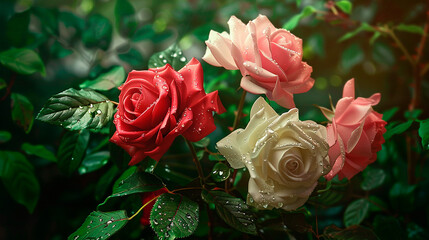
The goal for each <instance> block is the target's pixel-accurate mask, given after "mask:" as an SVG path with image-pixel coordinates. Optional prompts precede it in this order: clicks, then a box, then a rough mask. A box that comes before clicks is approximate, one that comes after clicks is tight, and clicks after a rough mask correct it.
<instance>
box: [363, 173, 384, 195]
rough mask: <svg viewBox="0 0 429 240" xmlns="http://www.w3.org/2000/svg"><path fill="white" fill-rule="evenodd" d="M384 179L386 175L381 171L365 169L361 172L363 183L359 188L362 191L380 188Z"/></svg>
mask: <svg viewBox="0 0 429 240" xmlns="http://www.w3.org/2000/svg"><path fill="white" fill-rule="evenodd" d="M385 179H386V173H385V172H384V170H383V169H377V168H366V169H365V170H364V171H363V182H362V183H361V185H360V187H361V188H362V190H364V191H369V190H372V189H375V188H377V187H379V186H381V185H382V184H383V183H384V180H385Z"/></svg>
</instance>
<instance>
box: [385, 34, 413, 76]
mask: <svg viewBox="0 0 429 240" xmlns="http://www.w3.org/2000/svg"><path fill="white" fill-rule="evenodd" d="M386 32H387V33H388V34H389V36H390V37H391V38H392V39H393V41H395V43H396V44H397V45H398V47H399V49H401V51H402V52H403V53H404V55H405V57H406V58H407V60H408V61H409V62H410V64H411V66H413V68H414V67H415V64H416V63H415V61H414V60H413V58H412V57H411V55H410V53H409V52H408V50H407V49H406V48H405V47H404V45H403V44H402V42H401V41H400V40H399V38H398V37H397V36H396V34H395V32H394V31H393V30H392V29H390V28H387V27H386Z"/></svg>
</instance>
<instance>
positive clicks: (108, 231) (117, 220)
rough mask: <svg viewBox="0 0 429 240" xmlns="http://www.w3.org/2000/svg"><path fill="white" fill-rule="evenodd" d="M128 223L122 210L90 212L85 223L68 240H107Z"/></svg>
mask: <svg viewBox="0 0 429 240" xmlns="http://www.w3.org/2000/svg"><path fill="white" fill-rule="evenodd" d="M127 222H128V217H127V214H126V212H125V211H124V210H119V211H114V212H95V211H94V212H92V213H91V214H90V215H89V216H88V217H87V218H86V219H85V222H84V223H83V224H82V226H80V228H78V229H77V230H76V231H75V232H74V233H72V234H71V235H70V236H69V237H68V239H69V240H79V239H82V240H86V239H108V238H110V237H111V236H112V235H113V234H114V233H116V232H117V231H119V230H120V229H121V228H122V227H124V226H125V224H127Z"/></svg>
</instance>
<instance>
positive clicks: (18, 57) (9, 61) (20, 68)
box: [0, 48, 46, 76]
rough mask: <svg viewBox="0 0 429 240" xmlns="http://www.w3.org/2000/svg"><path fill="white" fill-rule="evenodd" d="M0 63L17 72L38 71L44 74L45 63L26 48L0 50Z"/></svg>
mask: <svg viewBox="0 0 429 240" xmlns="http://www.w3.org/2000/svg"><path fill="white" fill-rule="evenodd" d="M0 63H1V64H3V65H5V66H6V67H7V68H9V69H11V70H12V71H15V72H17V73H19V74H24V75H28V74H33V73H36V72H40V73H41V74H42V76H45V75H46V72H45V65H44V64H43V62H42V60H41V59H40V57H39V55H38V54H37V53H36V52H34V51H33V50H30V49H26V48H12V49H9V50H6V51H3V52H0Z"/></svg>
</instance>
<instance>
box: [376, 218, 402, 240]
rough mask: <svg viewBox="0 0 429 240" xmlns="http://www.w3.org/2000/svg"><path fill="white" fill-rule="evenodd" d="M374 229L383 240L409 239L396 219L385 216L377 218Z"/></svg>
mask: <svg viewBox="0 0 429 240" xmlns="http://www.w3.org/2000/svg"><path fill="white" fill-rule="evenodd" d="M373 229H374V232H376V233H377V235H378V236H379V237H380V239H381V240H401V239H407V235H406V233H405V231H404V227H402V225H401V224H400V223H399V220H398V219H397V218H396V217H390V216H383V215H377V216H375V218H374V223H373Z"/></svg>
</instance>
